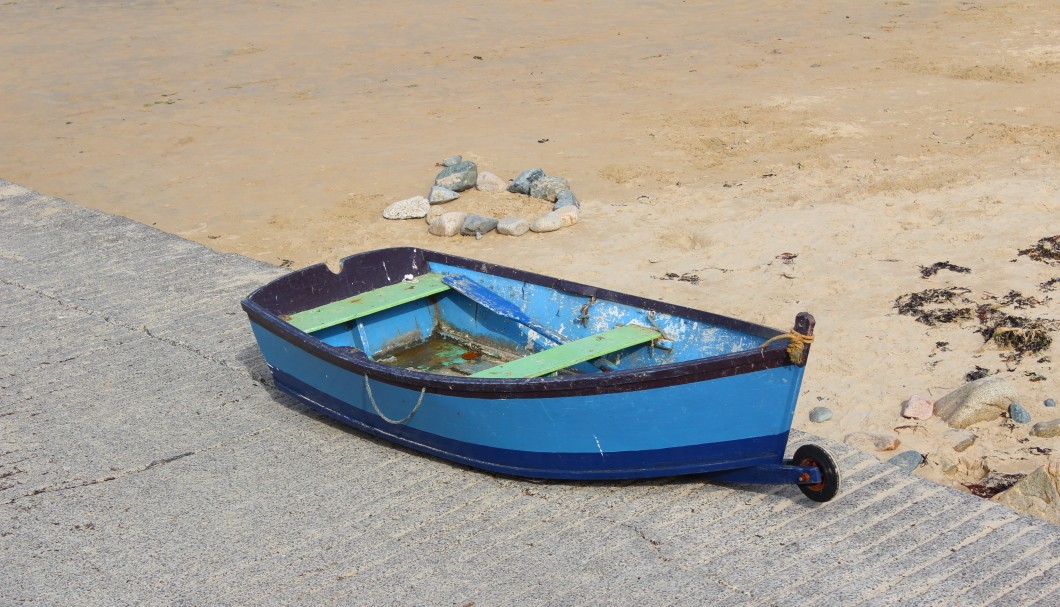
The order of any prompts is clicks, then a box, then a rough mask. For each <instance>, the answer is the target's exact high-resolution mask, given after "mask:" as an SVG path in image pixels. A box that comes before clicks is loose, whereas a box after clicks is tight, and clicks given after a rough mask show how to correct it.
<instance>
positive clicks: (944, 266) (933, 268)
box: [920, 261, 972, 278]
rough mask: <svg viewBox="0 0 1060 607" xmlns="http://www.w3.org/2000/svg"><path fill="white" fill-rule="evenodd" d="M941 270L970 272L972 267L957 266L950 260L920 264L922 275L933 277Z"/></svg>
mask: <svg viewBox="0 0 1060 607" xmlns="http://www.w3.org/2000/svg"><path fill="white" fill-rule="evenodd" d="M939 270H949V271H951V272H957V273H958V274H970V273H971V271H972V269H971V268H966V267H964V266H957V265H954V264H952V263H950V262H948V261H936V262H935V263H933V264H931V265H930V266H927V267H925V266H920V277H921V278H931V277H932V276H934V275H935V274H938V273H939Z"/></svg>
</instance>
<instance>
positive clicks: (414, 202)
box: [383, 196, 431, 219]
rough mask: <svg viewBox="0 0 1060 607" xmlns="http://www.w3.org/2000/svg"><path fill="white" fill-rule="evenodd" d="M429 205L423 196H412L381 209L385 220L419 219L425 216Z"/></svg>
mask: <svg viewBox="0 0 1060 607" xmlns="http://www.w3.org/2000/svg"><path fill="white" fill-rule="evenodd" d="M430 208H431V203H430V202H428V201H427V199H426V198H424V197H423V196H413V197H412V198H406V199H405V200H399V201H397V202H395V203H394V204H391V205H390V206H388V207H387V208H385V209H383V217H385V218H387V219H419V218H420V217H426V216H427V210H428V209H430Z"/></svg>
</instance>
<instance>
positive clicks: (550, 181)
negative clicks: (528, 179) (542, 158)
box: [530, 175, 569, 202]
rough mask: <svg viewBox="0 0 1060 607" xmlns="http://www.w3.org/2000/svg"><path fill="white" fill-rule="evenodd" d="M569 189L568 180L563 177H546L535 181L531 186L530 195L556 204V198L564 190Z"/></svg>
mask: <svg viewBox="0 0 1060 607" xmlns="http://www.w3.org/2000/svg"><path fill="white" fill-rule="evenodd" d="M566 189H569V186H568V185H567V180H566V179H564V178H562V177H549V176H547V175H546V176H544V177H541V178H539V179H535V180H534V181H533V183H531V184H530V195H531V196H533V197H534V198H540V199H541V200H547V201H549V202H556V196H557V195H558V194H559V193H560V192H561V191H563V190H566Z"/></svg>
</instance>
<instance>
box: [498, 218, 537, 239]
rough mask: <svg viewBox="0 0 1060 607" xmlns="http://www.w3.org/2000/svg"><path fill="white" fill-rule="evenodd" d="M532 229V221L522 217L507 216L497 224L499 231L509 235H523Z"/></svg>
mask: <svg viewBox="0 0 1060 607" xmlns="http://www.w3.org/2000/svg"><path fill="white" fill-rule="evenodd" d="M529 229H530V222H529V221H527V220H525V219H523V218H522V217H505V218H504V219H502V220H500V222H499V223H498V224H497V233H498V234H506V235H508V236H522V235H523V234H526V232H527V230H529Z"/></svg>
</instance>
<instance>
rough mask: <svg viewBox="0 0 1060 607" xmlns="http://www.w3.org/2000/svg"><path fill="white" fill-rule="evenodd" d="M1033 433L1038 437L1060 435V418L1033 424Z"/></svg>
mask: <svg viewBox="0 0 1060 607" xmlns="http://www.w3.org/2000/svg"><path fill="white" fill-rule="evenodd" d="M1031 434H1032V435H1034V436H1037V437H1038V438H1056V437H1057V436H1060V419H1051V420H1049V421H1047V422H1038V423H1036V424H1034V425H1033V426H1031Z"/></svg>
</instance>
